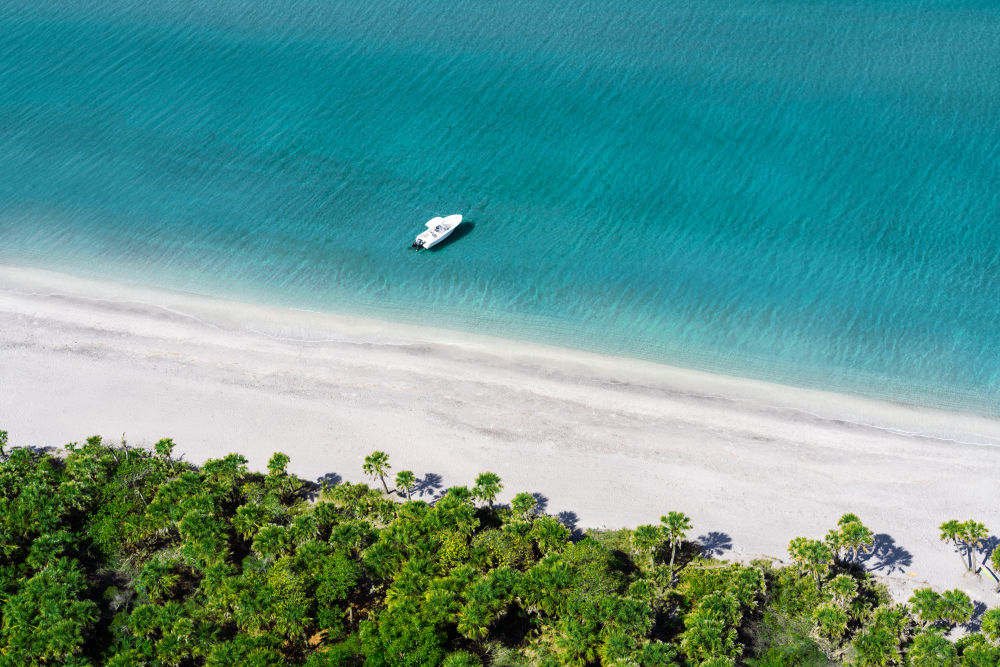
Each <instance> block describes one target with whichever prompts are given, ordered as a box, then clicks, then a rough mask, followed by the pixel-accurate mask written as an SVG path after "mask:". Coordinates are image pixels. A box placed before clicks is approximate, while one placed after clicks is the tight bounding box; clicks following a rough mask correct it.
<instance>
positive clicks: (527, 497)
mask: <svg viewBox="0 0 1000 667" xmlns="http://www.w3.org/2000/svg"><path fill="white" fill-rule="evenodd" d="M537 505H538V500H537V499H536V498H535V497H534V496H533V495H531V494H530V493H524V492H521V493H519V494H517V495H516V496H514V499H513V500H511V501H510V509H511V511H512V512H513V514H514V516H515V517H516V518H517V519H518V520H520V521H527V520H528V519H530V518H531V515H532V514H533V513H534V511H535V507H536V506H537Z"/></svg>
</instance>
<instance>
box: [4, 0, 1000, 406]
mask: <svg viewBox="0 0 1000 667" xmlns="http://www.w3.org/2000/svg"><path fill="white" fill-rule="evenodd" d="M128 4H129V5H130V6H129V7H128V8H122V7H121V5H122V3H117V2H108V3H104V4H101V3H76V2H67V3H57V2H37V1H35V2H31V3H28V2H21V1H20V0H8V2H6V3H4V4H2V5H0V261H4V262H8V263H18V264H28V265H34V266H42V267H47V268H52V269H58V270H63V271H68V272H72V273H81V274H87V275H94V276H101V277H106V278H111V279H126V280H130V281H138V282H142V283H147V284H150V285H157V286H164V287H170V288H179V289H184V290H190V291H195V292H199V293H204V294H215V295H222V296H227V297H237V298H243V299H252V300H257V301H264V302H268V303H278V304H284V305H291V306H296V307H305V308H311V309H316V310H330V311H338V312H347V313H354V314H362V315H374V316H379V317H386V318H390V319H397V320H402V321H407V322H418V321H419V322H425V323H429V324H434V325H439V326H447V327H452V328H458V329H465V330H470V331H476V332H486V333H493V334H500V335H504V336H510V337H515V338H524V339H530V340H539V341H544V342H549V343H556V344H560V345H566V346H571V347H579V348H585V349H593V350H600V351H605V352H611V353H615V354H622V355H628V356H635V357H641V358H646V359H652V360H656V361H662V362H668V363H672V364H678V365H683V366H691V367H697V368H702V369H707V370H712V371H718V372H724V373H729V374H734V375H746V376H752V377H761V378H766V379H773V380H778V381H781V382H786V383H791V384H800V385H807V386H822V387H826V388H832V389H836V390H839V391H845V392H850V393H858V394H865V395H874V396H881V397H886V398H891V399H895V400H903V401H911V402H917V403H923V404H929V405H937V406H943V407H952V408H959V409H963V410H971V411H976V412H983V413H988V414H1000V403H998V399H1000V355H998V354H997V349H998V343H1000V333H998V331H1000V328H998V326H997V325H998V323H1000V298H998V295H1000V111H998V109H1000V107H998V105H997V100H1000V10H997V8H996V5H995V3H989V2H918V1H913V2H906V3H898V2H860V1H859V2H823V3H816V2H807V1H792V0H789V1H786V2H753V1H738V0H736V1H727V2H718V1H713V0H697V1H694V0H685V1H683V2H680V1H674V0H655V1H653V0H648V1H647V0H634V1H632V2H629V3H623V2H613V1H611V0H604V1H598V0H580V1H577V2H573V3H553V2H552V1H551V0H537V1H536V0H510V1H508V2H503V3H499V2H497V3H493V2H480V1H479V0H457V1H456V0H405V1H404V0H383V1H380V2H374V3H357V2H354V1H351V2H346V1H344V2H340V1H336V0H323V1H318V0H317V1H309V0H295V1H290V2H283V3H264V2H251V1H231V2H215V3H200V2H172V3H169V6H167V7H164V6H163V5H164V3H148V4H146V5H143V4H140V3H128ZM84 5H85V8H83V7H84ZM206 5H209V6H206ZM360 5H371V6H360ZM453 212H461V213H463V214H465V216H466V218H467V219H469V220H471V221H472V224H469V225H467V226H466V227H465V229H464V230H462V231H463V232H464V233H462V234H456V236H457V237H458V238H455V239H454V240H453V241H451V242H449V243H448V244H447V245H444V246H442V247H440V248H439V249H435V250H434V251H431V252H424V253H420V254H416V253H414V252H412V251H409V250H408V249H407V246H408V244H409V242H410V240H412V238H413V236H415V235H416V233H418V232H419V231H420V230H421V229H422V227H423V223H424V221H425V220H426V219H428V218H429V217H431V216H433V215H445V214H449V213H453Z"/></svg>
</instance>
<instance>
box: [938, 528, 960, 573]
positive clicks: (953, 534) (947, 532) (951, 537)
mask: <svg viewBox="0 0 1000 667" xmlns="http://www.w3.org/2000/svg"><path fill="white" fill-rule="evenodd" d="M938 530H940V531H941V541H942V542H945V543H948V542H950V543H951V544H953V545H954V546H955V550H956V551H957V550H958V545H959V542H960V541H961V540H960V539H959V534H960V533H961V532H962V524H961V522H959V521H956V520H955V519H952V520H951V521H945V522H944V523H942V524H941V526H940V527H939V528H938ZM958 557H959V558H961V559H962V564H963V565H965V558H964V557H963V556H962V552H961V551H959V553H958Z"/></svg>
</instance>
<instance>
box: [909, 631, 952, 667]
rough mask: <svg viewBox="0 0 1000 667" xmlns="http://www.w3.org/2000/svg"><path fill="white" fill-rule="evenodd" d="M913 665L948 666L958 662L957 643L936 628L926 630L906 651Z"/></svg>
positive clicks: (915, 666)
mask: <svg viewBox="0 0 1000 667" xmlns="http://www.w3.org/2000/svg"><path fill="white" fill-rule="evenodd" d="M906 655H907V657H908V658H909V659H910V664H911V665H913V667H946V666H948V665H957V664H958V651H957V650H956V649H955V645H954V644H952V643H951V642H950V641H948V640H947V639H945V636H944V635H943V634H942V633H941V632H939V631H935V630H925V631H924V632H921V633H920V634H919V635H917V636H916V638H915V639H914V640H913V644H912V645H911V646H910V649H909V650H908V651H907V652H906Z"/></svg>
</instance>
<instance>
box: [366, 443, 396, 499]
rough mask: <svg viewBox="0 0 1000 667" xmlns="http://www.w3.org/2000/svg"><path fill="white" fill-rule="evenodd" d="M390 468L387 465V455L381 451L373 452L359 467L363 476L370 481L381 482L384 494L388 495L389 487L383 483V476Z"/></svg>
mask: <svg viewBox="0 0 1000 667" xmlns="http://www.w3.org/2000/svg"><path fill="white" fill-rule="evenodd" d="M391 467H392V466H390V465H389V455H388V454H386V453H385V452H383V451H378V450H376V451H374V452H372V453H371V454H369V455H368V456H366V457H365V463H364V465H363V466H362V467H361V469H362V470H364V472H365V474H366V475H368V476H369V477H371V478H372V479H380V480H382V487H383V488H384V489H385V492H386V494H388V493H389V485H388V484H386V483H385V476H386V475H387V474H388V473H389V470H390V468H391Z"/></svg>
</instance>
